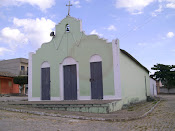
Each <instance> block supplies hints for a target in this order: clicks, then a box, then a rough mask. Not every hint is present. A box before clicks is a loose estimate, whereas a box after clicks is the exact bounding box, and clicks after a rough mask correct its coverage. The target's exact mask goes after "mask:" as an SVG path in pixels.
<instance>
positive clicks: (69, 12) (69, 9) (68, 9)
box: [66, 1, 72, 15]
mask: <svg viewBox="0 0 175 131" xmlns="http://www.w3.org/2000/svg"><path fill="white" fill-rule="evenodd" d="M66 6H69V7H68V15H70V6H72V4H70V1H69V4H68V5H67V4H66Z"/></svg>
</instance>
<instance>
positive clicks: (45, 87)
mask: <svg viewBox="0 0 175 131" xmlns="http://www.w3.org/2000/svg"><path fill="white" fill-rule="evenodd" d="M41 100H50V67H47V68H41Z"/></svg>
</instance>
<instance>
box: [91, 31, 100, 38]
mask: <svg viewBox="0 0 175 131" xmlns="http://www.w3.org/2000/svg"><path fill="white" fill-rule="evenodd" d="M90 34H91V35H98V36H100V37H102V36H103V34H100V33H98V32H97V31H96V30H93V31H91V33H90Z"/></svg>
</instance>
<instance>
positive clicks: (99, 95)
mask: <svg viewBox="0 0 175 131" xmlns="http://www.w3.org/2000/svg"><path fill="white" fill-rule="evenodd" d="M90 69H91V78H90V82H91V98H92V99H103V81H102V80H103V78H102V62H91V63H90Z"/></svg>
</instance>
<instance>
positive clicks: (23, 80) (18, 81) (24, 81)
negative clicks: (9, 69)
mask: <svg viewBox="0 0 175 131" xmlns="http://www.w3.org/2000/svg"><path fill="white" fill-rule="evenodd" d="M13 82H14V83H15V84H19V85H24V84H28V76H17V77H14V79H13Z"/></svg>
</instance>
